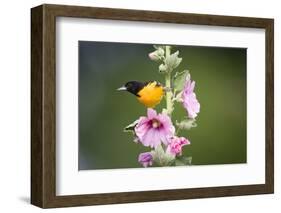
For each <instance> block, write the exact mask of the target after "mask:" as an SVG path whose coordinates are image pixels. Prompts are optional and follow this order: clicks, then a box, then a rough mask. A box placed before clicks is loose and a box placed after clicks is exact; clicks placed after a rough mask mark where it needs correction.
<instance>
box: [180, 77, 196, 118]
mask: <svg viewBox="0 0 281 213" xmlns="http://www.w3.org/2000/svg"><path fill="white" fill-rule="evenodd" d="M194 87H195V81H191V80H190V79H187V81H186V82H185V85H184V89H183V92H182V101H183V106H184V108H185V109H186V110H187V112H188V117H189V118H196V116H197V114H198V113H199V111H200V103H199V102H198V100H197V98H196V94H195V93H194V92H193V90H194Z"/></svg>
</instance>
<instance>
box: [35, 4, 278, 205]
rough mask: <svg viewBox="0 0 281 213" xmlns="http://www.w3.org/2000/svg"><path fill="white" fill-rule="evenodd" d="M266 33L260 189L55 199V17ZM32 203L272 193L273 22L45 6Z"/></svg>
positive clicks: (39, 28)
mask: <svg viewBox="0 0 281 213" xmlns="http://www.w3.org/2000/svg"><path fill="white" fill-rule="evenodd" d="M59 16H64V17H79V18H95V19H112V20H128V21H146V22H165V23H179V24H196V25H213V26H233V27H248V28H263V29H265V31H266V138H265V140H266V150H265V151H266V168H265V169H266V178H265V179H266V183H265V184H259V185H245V186H244V185H243V186H227V187H224V186H222V187H209V188H195V189H175V190H159V191H143V192H124V193H106V194H90V195H69V196H56V146H55V145H56V140H55V138H56V137H55V135H56V125H55V124H56V108H55V106H56V103H55V101H56V96H55V94H56V93H55V91H56V85H55V82H56V81H55V76H56V75H55V73H56V69H55V64H56V57H55V53H56V41H55V35H56V32H55V30H56V17H59ZM31 27H32V28H31V84H32V85H31V114H32V117H31V203H32V204H34V205H36V206H39V207H42V208H51V207H65V206H82V205H98V204H113V203H131V202H146V201H161V200H177V199H189V198H205V197H218V196H236V195H251V194H265V193H273V191H274V152H273V149H274V147H273V145H274V144H273V141H274V138H273V137H274V73H273V69H274V67H273V64H274V36H273V35H274V31H273V30H274V21H273V19H262V18H247V17H232V16H215V15H198V14H184V13H168V12H154V11H139V10H124V9H109V8H92V7H77V6H63V5H41V6H38V7H35V8H32V9H31Z"/></svg>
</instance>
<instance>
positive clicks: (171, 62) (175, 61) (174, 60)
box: [165, 51, 182, 71]
mask: <svg viewBox="0 0 281 213" xmlns="http://www.w3.org/2000/svg"><path fill="white" fill-rule="evenodd" d="M178 55H179V51H176V52H174V53H173V54H171V55H170V56H168V57H166V59H165V64H166V66H167V67H168V70H169V71H172V70H173V69H175V68H177V67H178V66H179V65H180V63H181V61H182V58H179V57H178Z"/></svg>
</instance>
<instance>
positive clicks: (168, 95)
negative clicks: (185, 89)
mask: <svg viewBox="0 0 281 213" xmlns="http://www.w3.org/2000/svg"><path fill="white" fill-rule="evenodd" d="M170 48H171V47H170V46H166V58H167V57H169V56H170V54H171V49H170ZM165 86H166V88H168V90H167V91H166V104H167V112H168V115H169V116H171V115H172V111H173V101H172V97H173V93H172V91H171V70H167V73H166V76H165Z"/></svg>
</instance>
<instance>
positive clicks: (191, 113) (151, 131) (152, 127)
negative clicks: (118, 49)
mask: <svg viewBox="0 0 281 213" xmlns="http://www.w3.org/2000/svg"><path fill="white" fill-rule="evenodd" d="M154 48H155V50H154V51H153V52H151V53H149V54H148V57H149V58H150V59H151V60H152V61H154V62H157V63H159V64H158V71H159V73H160V74H161V75H164V80H165V83H161V82H159V83H160V84H159V85H160V86H162V87H163V91H164V96H165V100H166V106H165V107H164V108H163V109H162V112H161V113H157V111H156V110H155V109H152V108H148V109H147V115H146V116H141V117H140V118H138V119H137V120H135V121H134V122H133V123H131V124H129V125H128V126H127V127H125V129H124V131H125V132H132V133H133V137H134V142H136V144H138V145H143V146H145V147H146V148H148V149H150V151H149V152H144V153H140V154H139V156H138V162H139V163H140V164H141V165H142V166H143V167H148V166H152V164H153V165H157V166H187V165H191V161H192V157H191V156H183V154H182V152H183V148H184V147H185V146H186V145H189V144H190V141H189V140H188V139H187V138H186V137H181V136H180V135H179V133H180V131H189V130H190V129H191V128H194V127H196V126H197V123H196V120H195V118H196V117H197V115H198V113H199V111H200V103H199V101H198V100H197V97H196V94H195V93H194V87H195V81H191V80H190V72H189V70H187V69H184V70H183V71H181V70H178V69H179V68H180V64H181V62H182V60H183V59H182V58H180V57H179V51H174V52H173V53H172V52H171V46H163V45H161V46H159V45H154ZM174 70H177V71H176V73H173V71H174ZM151 97H153V96H151ZM175 102H179V103H181V104H182V106H183V107H184V108H185V110H186V111H187V116H184V117H182V118H181V120H179V121H178V120H175V126H174V125H173V120H172V115H173V112H174V110H175V109H176V107H177V106H178V105H176V104H175ZM175 127H176V128H175Z"/></svg>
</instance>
